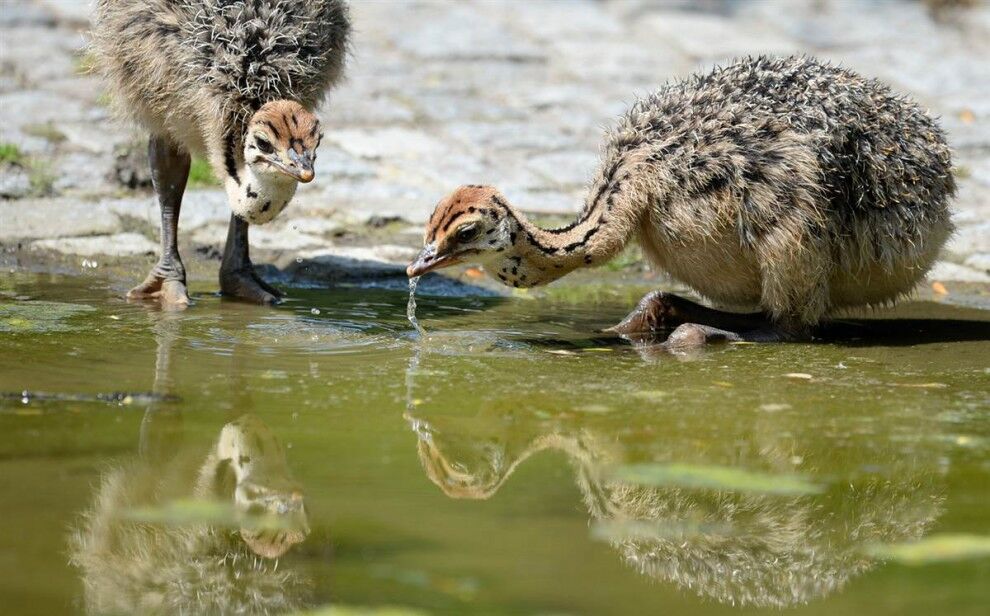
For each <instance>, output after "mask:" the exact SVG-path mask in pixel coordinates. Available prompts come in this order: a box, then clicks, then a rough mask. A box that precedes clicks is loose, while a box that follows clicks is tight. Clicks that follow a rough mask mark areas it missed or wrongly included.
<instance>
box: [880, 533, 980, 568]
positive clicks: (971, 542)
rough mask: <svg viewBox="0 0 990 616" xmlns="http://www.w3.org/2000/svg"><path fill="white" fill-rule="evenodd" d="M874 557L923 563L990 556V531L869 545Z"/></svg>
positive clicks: (900, 561) (907, 562) (910, 563)
mask: <svg viewBox="0 0 990 616" xmlns="http://www.w3.org/2000/svg"><path fill="white" fill-rule="evenodd" d="M866 552H867V554H869V555H870V556H873V557H874V558H880V559H883V560H893V561H897V562H899V563H902V564H905V565H923V564H926V563H932V562H942V561H947V560H962V559H966V558H985V557H990V537H988V536H986V535H952V534H945V535H932V536H930V537H926V538H924V539H921V540H920V541H914V542H911V543H894V544H873V545H871V546H868V547H867V548H866Z"/></svg>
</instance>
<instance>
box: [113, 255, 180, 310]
mask: <svg viewBox="0 0 990 616" xmlns="http://www.w3.org/2000/svg"><path fill="white" fill-rule="evenodd" d="M185 279H186V277H185V274H176V273H174V272H172V271H169V270H166V269H163V266H162V265H158V266H156V267H155V269H153V270H152V271H151V273H150V274H148V277H147V278H145V279H144V282H142V283H141V284H139V285H138V286H136V287H134V288H133V289H131V290H130V291H128V292H127V299H157V300H159V301H161V302H162V304H164V305H166V306H172V307H176V308H182V307H185V306H188V305H189V292H188V291H187V290H186V280H185Z"/></svg>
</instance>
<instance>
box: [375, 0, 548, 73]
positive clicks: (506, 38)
mask: <svg viewBox="0 0 990 616" xmlns="http://www.w3.org/2000/svg"><path fill="white" fill-rule="evenodd" d="M417 12H418V13H420V14H423V15H426V16H427V18H426V19H421V20H419V21H418V23H417V24H416V26H417V27H404V28H402V29H400V30H398V31H395V32H393V35H392V36H393V39H392V40H393V43H394V44H395V45H396V47H398V48H399V49H401V50H402V51H404V52H405V53H407V54H408V55H410V56H411V57H414V58H423V59H430V60H470V59H475V58H505V59H511V60H513V61H517V62H533V61H537V62H538V61H542V60H544V59H545V55H544V53H543V52H542V50H541V49H540V48H539V47H538V46H536V45H535V44H533V43H531V42H529V41H527V40H526V39H525V38H523V37H521V36H519V35H516V34H515V33H513V32H512V31H510V30H509V29H508V28H506V27H505V26H504V25H503V24H502V23H499V21H500V20H497V19H495V18H489V19H479V15H478V14H477V11H476V10H473V9H472V8H471V7H470V6H465V5H463V4H460V3H458V4H455V5H443V4H424V5H422V6H421V8H420V9H419V11H417Z"/></svg>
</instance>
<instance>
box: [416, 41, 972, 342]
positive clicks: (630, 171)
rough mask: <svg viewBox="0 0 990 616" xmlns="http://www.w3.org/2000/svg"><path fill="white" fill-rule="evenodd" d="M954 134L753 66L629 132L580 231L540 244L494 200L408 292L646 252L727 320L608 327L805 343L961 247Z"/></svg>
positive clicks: (612, 135) (445, 242) (817, 68)
mask: <svg viewBox="0 0 990 616" xmlns="http://www.w3.org/2000/svg"><path fill="white" fill-rule="evenodd" d="M950 167H951V161H950V154H949V148H948V146H947V145H946V142H945V136H944V134H943V132H942V131H941V129H940V128H939V127H938V125H937V124H936V123H935V121H934V120H933V119H932V118H931V117H929V116H928V115H927V114H926V113H925V112H924V111H923V110H922V109H920V108H919V107H918V106H917V105H916V104H915V103H913V102H911V101H909V100H907V99H906V98H904V97H902V96H899V95H897V94H894V93H893V92H891V91H890V90H889V89H888V88H887V87H886V86H884V85H883V84H881V83H879V82H877V81H874V80H870V79H864V78H863V77H861V76H859V75H857V74H855V73H853V72H851V71H848V70H844V69H841V68H837V67H834V66H830V65H828V64H825V63H821V62H818V61H816V60H814V59H812V58H807V57H789V58H767V57H757V58H748V59H744V60H741V61H738V62H736V63H734V64H731V65H729V66H726V67H723V68H716V69H715V70H713V71H711V72H709V73H705V74H699V75H695V76H692V77H690V78H688V79H685V80H683V81H680V82H676V83H671V84H668V85H666V86H663V87H661V88H660V89H659V90H658V91H656V92H655V93H654V94H652V95H650V96H649V97H647V98H645V99H643V100H640V101H639V102H637V103H636V104H635V105H633V107H632V108H631V109H630V110H629V111H628V112H627V113H626V114H625V115H624V116H623V117H622V118H621V120H620V121H619V123H618V126H616V127H615V128H614V129H613V130H611V131H610V132H609V134H608V136H607V139H606V141H605V145H604V148H603V154H602V165H601V167H600V169H599V170H598V173H597V175H596V176H595V179H594V181H593V182H592V184H591V186H590V190H589V192H588V196H587V200H586V201H585V205H584V209H583V210H582V212H581V214H580V215H579V216H578V218H577V219H576V220H575V221H574V222H572V223H571V224H568V225H567V226H564V227H561V228H558V229H541V228H539V227H537V226H535V225H533V224H532V223H531V222H529V221H528V220H527V219H526V217H525V216H523V215H522V214H521V213H520V212H519V211H518V210H516V209H515V208H513V207H512V206H511V205H509V203H508V202H507V201H506V199H505V198H504V197H503V196H502V195H501V194H500V193H499V192H498V191H497V190H496V189H495V188H492V187H487V186H476V185H472V186H462V187H461V188H458V189H457V190H455V191H454V192H453V193H452V194H451V195H449V196H447V197H446V198H444V199H443V200H442V201H441V202H440V203H439V204H438V206H437V208H436V210H435V211H434V213H433V215H432V217H431V218H430V220H429V222H428V224H427V229H426V237H425V247H424V248H423V251H422V252H421V253H420V255H419V256H418V257H417V259H416V260H415V261H414V262H413V263H412V264H410V266H409V267H408V270H407V273H408V275H409V276H419V275H422V274H425V273H426V272H429V271H432V270H435V269H437V268H442V267H447V266H450V265H453V264H455V263H460V262H463V261H473V262H478V263H481V264H483V265H484V266H485V268H486V270H487V271H488V272H489V274H490V275H492V276H494V277H497V278H498V279H499V280H500V281H502V282H503V283H505V284H507V285H512V286H515V287H529V286H533V285H541V284H546V283H548V282H550V281H552V280H555V279H557V278H560V277H561V276H563V275H564V274H567V273H568V272H570V271H572V270H574V269H576V268H579V267H587V266H593V265H600V264H602V263H605V262H607V261H608V260H609V259H611V258H612V257H614V256H615V255H616V254H618V253H619V251H620V250H622V248H623V247H624V246H625V245H626V244H627V243H628V242H629V241H630V240H632V239H633V238H637V239H638V240H639V243H640V245H641V247H642V249H643V252H644V253H645V254H646V256H647V258H648V259H649V261H650V263H651V264H652V265H653V266H655V267H657V268H659V269H661V270H663V271H665V272H667V273H668V274H670V275H671V276H672V277H673V278H675V279H677V280H679V281H681V282H683V283H685V284H686V285H688V286H689V287H691V288H692V289H694V290H695V291H696V292H698V293H699V294H700V295H702V296H704V297H706V298H708V299H709V300H711V302H712V303H714V304H717V305H720V306H722V307H741V306H749V307H756V308H758V309H759V310H758V311H757V312H755V313H741V312H723V311H721V310H716V309H713V308H710V307H705V306H701V305H698V304H695V303H693V302H690V301H688V300H686V299H683V298H680V297H676V296H673V295H670V294H668V293H662V292H654V293H651V294H649V295H647V296H646V297H644V298H643V300H642V301H641V302H640V304H639V306H638V307H637V308H636V310H635V311H633V312H632V313H631V314H630V315H629V316H628V317H627V318H626V319H625V320H624V321H622V322H621V323H619V324H618V325H617V326H615V327H613V328H612V331H615V332H617V333H620V334H624V335H627V336H630V335H634V334H639V333H645V332H655V331H664V332H667V331H671V330H672V333H671V334H670V336H669V337H668V339H667V344H668V346H681V345H688V346H690V345H696V344H701V343H704V342H705V341H709V340H715V339H727V340H764V341H769V340H784V339H795V338H802V337H806V336H807V335H809V334H810V333H811V331H812V329H813V327H814V326H815V325H816V324H818V323H819V322H820V321H821V320H822V319H823V318H824V317H825V316H826V315H827V314H829V312H830V311H834V310H836V309H840V308H843V307H853V306H864V305H876V304H885V303H889V302H892V301H893V300H895V299H896V298H898V297H900V296H902V295H903V294H905V293H908V292H909V291H911V289H912V288H913V287H914V286H915V284H916V283H917V282H918V281H919V280H921V279H922V277H923V276H924V275H925V273H926V272H927V271H928V269H929V268H930V267H931V265H932V262H933V261H934V260H935V258H936V255H937V254H938V251H939V249H940V248H941V247H942V245H943V244H944V243H945V240H946V238H947V237H948V236H949V234H950V233H951V231H952V223H951V222H950V217H949V208H948V202H949V199H950V197H951V196H952V195H953V194H954V192H955V184H954V181H953V178H952V175H951V173H950Z"/></svg>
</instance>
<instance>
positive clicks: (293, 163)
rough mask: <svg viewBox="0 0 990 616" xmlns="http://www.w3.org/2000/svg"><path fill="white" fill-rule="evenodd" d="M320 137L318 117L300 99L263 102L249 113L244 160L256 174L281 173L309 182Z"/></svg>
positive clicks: (312, 175)
mask: <svg viewBox="0 0 990 616" xmlns="http://www.w3.org/2000/svg"><path fill="white" fill-rule="evenodd" d="M322 137H323V134H322V133H321V132H320V121H319V120H318V119H317V117H316V116H315V115H313V113H312V112H310V111H309V110H307V109H306V108H305V107H303V106H302V105H300V104H299V103H297V102H295V101H287V100H281V101H273V102H270V103H266V104H265V105H263V106H262V107H261V108H260V109H258V111H256V112H255V114H254V116H252V117H251V123H250V124H249V125H248V130H247V135H246V136H245V139H244V160H245V162H246V163H247V164H248V166H250V167H251V170H252V171H253V172H254V174H255V175H257V176H259V177H265V176H269V177H270V176H272V175H276V176H277V175H278V174H281V175H284V176H288V178H291V179H293V180H295V181H297V182H303V183H306V182H311V181H313V177H314V176H315V174H314V172H313V163H314V162H315V161H316V148H317V146H319V145H320V139H322Z"/></svg>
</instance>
